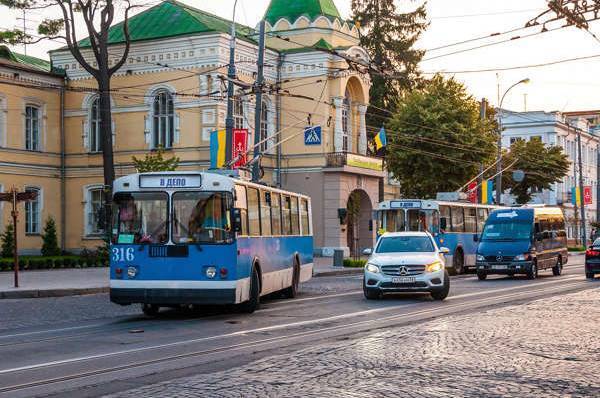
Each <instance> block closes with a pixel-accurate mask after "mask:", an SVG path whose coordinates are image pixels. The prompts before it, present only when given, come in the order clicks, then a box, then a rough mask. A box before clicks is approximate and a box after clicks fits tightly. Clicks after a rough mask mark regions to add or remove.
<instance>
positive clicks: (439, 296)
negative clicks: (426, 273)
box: [431, 271, 450, 301]
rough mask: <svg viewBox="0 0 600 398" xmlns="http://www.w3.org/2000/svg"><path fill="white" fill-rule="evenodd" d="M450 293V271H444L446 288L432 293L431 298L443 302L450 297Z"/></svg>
mask: <svg viewBox="0 0 600 398" xmlns="http://www.w3.org/2000/svg"><path fill="white" fill-rule="evenodd" d="M448 293H450V275H449V274H448V271H444V286H443V287H442V290H437V291H435V292H431V297H433V299H434V300H440V301H441V300H444V299H445V298H446V297H448Z"/></svg>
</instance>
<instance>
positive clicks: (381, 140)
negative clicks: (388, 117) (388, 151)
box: [375, 127, 387, 150]
mask: <svg viewBox="0 0 600 398" xmlns="http://www.w3.org/2000/svg"><path fill="white" fill-rule="evenodd" d="M384 146H387V137H386V135H385V128H384V127H382V128H381V130H379V133H377V135H376V136H375V148H376V149H377V150H380V149H381V148H383V147H384Z"/></svg>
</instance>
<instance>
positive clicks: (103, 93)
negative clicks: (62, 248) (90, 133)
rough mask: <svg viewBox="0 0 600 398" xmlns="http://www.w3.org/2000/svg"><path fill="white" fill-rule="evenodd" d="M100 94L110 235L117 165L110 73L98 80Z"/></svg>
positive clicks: (105, 225) (105, 221)
mask: <svg viewBox="0 0 600 398" xmlns="http://www.w3.org/2000/svg"><path fill="white" fill-rule="evenodd" d="M98 89H99V92H100V99H99V106H100V131H101V132H102V163H103V169H104V204H105V211H104V217H105V219H104V230H105V232H106V234H107V236H109V235H108V234H110V223H111V204H112V188H113V182H114V181H115V165H114V158H113V140H112V134H113V132H112V110H111V104H110V77H109V76H108V73H106V74H105V75H103V76H101V77H100V78H99V79H98Z"/></svg>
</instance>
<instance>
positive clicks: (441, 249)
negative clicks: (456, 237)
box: [440, 247, 450, 255]
mask: <svg viewBox="0 0 600 398" xmlns="http://www.w3.org/2000/svg"><path fill="white" fill-rule="evenodd" d="M440 253H442V254H444V255H446V254H450V249H448V248H447V247H440Z"/></svg>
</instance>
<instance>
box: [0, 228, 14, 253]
mask: <svg viewBox="0 0 600 398" xmlns="http://www.w3.org/2000/svg"><path fill="white" fill-rule="evenodd" d="M0 241H1V242H2V245H1V247H0V257H12V256H13V255H14V250H15V229H14V227H13V225H12V224H8V225H7V226H6V229H5V230H4V233H3V234H2V235H0Z"/></svg>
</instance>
